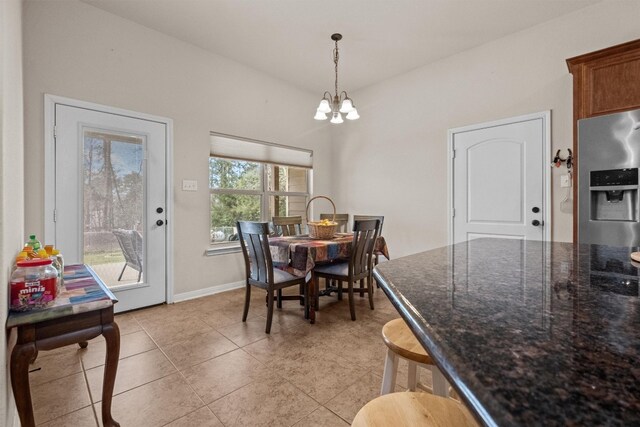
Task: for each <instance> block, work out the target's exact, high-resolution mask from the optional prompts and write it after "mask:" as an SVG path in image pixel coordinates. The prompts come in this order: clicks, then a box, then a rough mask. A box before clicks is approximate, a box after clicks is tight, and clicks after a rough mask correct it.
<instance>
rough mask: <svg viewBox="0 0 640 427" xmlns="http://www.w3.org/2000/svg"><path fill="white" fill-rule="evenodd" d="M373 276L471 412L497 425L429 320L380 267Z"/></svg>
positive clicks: (484, 421)
mask: <svg viewBox="0 0 640 427" xmlns="http://www.w3.org/2000/svg"><path fill="white" fill-rule="evenodd" d="M373 276H374V277H375V279H376V280H377V281H378V283H379V284H380V288H382V290H383V291H384V293H385V294H386V295H387V297H388V298H389V300H390V301H391V303H392V304H393V306H394V307H395V308H396V310H398V313H400V315H401V316H402V318H403V319H404V320H405V322H407V324H408V325H409V328H410V329H411V330H412V331H413V333H414V335H415V336H416V338H417V339H418V341H419V342H420V343H421V344H422V346H423V347H424V348H425V349H427V351H428V352H429V355H430V356H431V359H432V360H433V361H434V362H435V364H436V367H437V368H438V369H440V372H442V374H443V375H444V376H445V378H446V379H447V381H449V383H450V385H451V386H452V387H453V388H454V389H455V390H456V392H457V393H458V395H459V396H460V398H461V399H462V400H463V402H464V403H465V404H466V405H467V406H468V407H469V409H471V411H470V412H471V413H472V414H473V416H474V417H475V418H476V420H477V421H478V422H480V423H481V424H483V425H486V426H496V427H497V424H496V422H495V421H494V420H493V418H492V417H491V415H489V413H488V412H487V410H486V409H485V407H484V406H482V404H481V403H480V402H479V401H478V399H476V397H475V396H474V395H473V393H471V391H470V390H469V388H468V387H467V386H466V384H465V383H464V382H463V381H462V379H461V378H460V377H459V375H458V374H457V372H456V370H455V369H454V368H453V367H452V366H451V365H450V364H449V363H448V361H447V358H446V357H445V355H444V354H443V353H442V350H441V349H440V347H439V346H438V345H437V344H436V343H435V342H434V341H433V339H432V338H431V337H430V336H429V332H428V331H429V329H430V328H429V325H428V323H427V321H426V320H425V319H424V318H423V317H422V316H421V315H420V313H419V312H418V311H417V310H416V309H415V307H413V305H411V303H410V302H409V301H408V300H407V299H406V298H404V296H403V295H402V293H401V292H400V291H398V289H397V288H396V286H395V285H394V284H393V281H392V280H390V279H389V278H387V277H385V276H384V274H383V273H382V272H380V271H379V270H378V268H377V267H376V268H374V270H373Z"/></svg>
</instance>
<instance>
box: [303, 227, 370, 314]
mask: <svg viewBox="0 0 640 427" xmlns="http://www.w3.org/2000/svg"><path fill="white" fill-rule="evenodd" d="M379 228H380V220H378V219H371V220H365V221H354V223H353V245H352V247H351V257H350V258H349V261H343V262H336V263H332V264H324V265H322V264H321V265H318V266H316V267H315V268H314V269H313V276H314V278H316V279H318V278H325V279H329V280H337V281H338V299H342V283H343V282H347V286H348V292H349V311H350V312H351V320H356V307H355V301H354V300H353V290H354V288H353V285H354V283H355V282H358V281H360V282H362V281H364V280H366V283H367V287H366V288H362V283H361V289H359V290H360V291H361V292H367V293H368V294H369V306H370V307H371V310H373V288H372V286H371V283H372V280H373V278H372V275H371V272H372V270H373V265H372V261H373V248H374V246H375V242H376V239H377V238H378V230H379ZM316 289H317V286H316Z"/></svg>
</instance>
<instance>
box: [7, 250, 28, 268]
mask: <svg viewBox="0 0 640 427" xmlns="http://www.w3.org/2000/svg"><path fill="white" fill-rule="evenodd" d="M27 259H29V254H28V253H26V252H25V251H22V252H19V253H18V255H16V261H15V262H14V263H13V268H12V269H11V272H12V273H13V272H14V271H16V268H18V263H19V262H20V261H24V260H27Z"/></svg>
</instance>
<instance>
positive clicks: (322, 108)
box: [313, 33, 360, 123]
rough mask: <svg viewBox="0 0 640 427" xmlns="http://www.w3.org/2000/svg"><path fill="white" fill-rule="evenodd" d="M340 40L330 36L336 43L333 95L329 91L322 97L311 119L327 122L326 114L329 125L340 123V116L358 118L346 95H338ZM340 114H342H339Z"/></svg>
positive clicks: (333, 35) (345, 93)
mask: <svg viewBox="0 0 640 427" xmlns="http://www.w3.org/2000/svg"><path fill="white" fill-rule="evenodd" d="M341 39H342V34H338V33H336V34H332V35H331V40H333V41H335V42H336V47H335V49H333V63H334V64H336V84H335V95H333V96H332V95H331V93H330V92H329V91H326V92H325V93H324V95H322V100H321V101H320V105H319V106H318V110H316V115H315V116H314V117H313V118H314V119H316V120H327V119H328V117H327V114H331V120H330V121H331V123H342V122H344V120H342V114H346V115H347V116H346V117H347V119H348V120H357V119H359V118H360V116H359V115H358V110H356V107H355V106H354V105H353V101H351V98H349V96H348V95H347V92H345V91H344V90H343V91H342V92H340V94H339V95H338V60H339V59H340V56H339V54H338V41H340V40H341ZM341 113H342V114H341Z"/></svg>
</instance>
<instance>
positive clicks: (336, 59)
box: [333, 40, 340, 96]
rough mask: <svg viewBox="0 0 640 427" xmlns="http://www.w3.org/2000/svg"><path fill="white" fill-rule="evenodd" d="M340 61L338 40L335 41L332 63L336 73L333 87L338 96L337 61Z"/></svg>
mask: <svg viewBox="0 0 640 427" xmlns="http://www.w3.org/2000/svg"><path fill="white" fill-rule="evenodd" d="M339 59H340V56H339V53H338V40H336V48H335V49H334V50H333V63H334V64H335V72H336V85H335V91H336V92H335V93H336V96H338V60H339Z"/></svg>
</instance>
